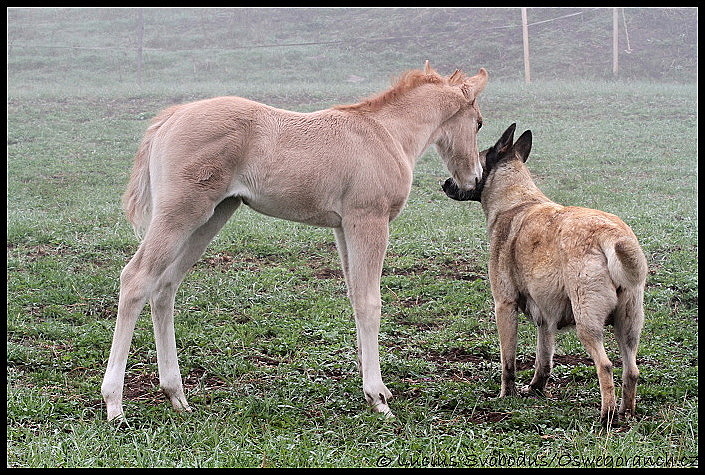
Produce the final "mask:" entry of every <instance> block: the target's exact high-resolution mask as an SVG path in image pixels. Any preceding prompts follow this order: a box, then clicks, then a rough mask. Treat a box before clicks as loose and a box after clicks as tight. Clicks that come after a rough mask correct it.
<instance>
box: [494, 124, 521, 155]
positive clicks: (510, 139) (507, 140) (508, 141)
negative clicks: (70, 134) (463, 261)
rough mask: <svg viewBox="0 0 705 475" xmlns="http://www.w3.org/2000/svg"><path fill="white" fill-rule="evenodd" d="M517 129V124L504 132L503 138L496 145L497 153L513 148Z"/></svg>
mask: <svg viewBox="0 0 705 475" xmlns="http://www.w3.org/2000/svg"><path fill="white" fill-rule="evenodd" d="M516 128H517V124H516V122H515V123H513V124H512V125H510V126H509V127H507V130H505V131H504V133H503V134H502V136H501V137H500V138H499V140H497V143H496V144H495V148H496V149H497V151H500V150H503V149H504V150H507V149H508V147H511V146H512V144H513V143H514V131H515V130H516Z"/></svg>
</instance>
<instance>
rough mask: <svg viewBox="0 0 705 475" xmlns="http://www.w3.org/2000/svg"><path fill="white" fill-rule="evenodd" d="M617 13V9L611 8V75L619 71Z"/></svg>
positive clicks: (615, 74)
mask: <svg viewBox="0 0 705 475" xmlns="http://www.w3.org/2000/svg"><path fill="white" fill-rule="evenodd" d="M618 20H619V14H618V13H617V9H616V8H613V9H612V75H613V76H617V73H618V72H619V23H618Z"/></svg>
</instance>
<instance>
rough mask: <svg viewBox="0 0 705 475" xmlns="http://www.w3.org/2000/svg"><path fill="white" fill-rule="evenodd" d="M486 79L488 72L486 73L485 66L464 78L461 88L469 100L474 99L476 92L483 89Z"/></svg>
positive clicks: (478, 92)
mask: <svg viewBox="0 0 705 475" xmlns="http://www.w3.org/2000/svg"><path fill="white" fill-rule="evenodd" d="M488 79H489V74H487V70H486V69H485V68H480V72H479V73H477V74H476V75H474V76H471V77H469V78H465V79H464V81H463V86H462V88H461V89H462V91H463V94H464V95H465V97H466V98H467V99H468V101H469V102H472V101H474V100H475V98H476V97H477V96H478V94H480V93H481V92H482V91H483V90H484V89H485V86H487V80H488Z"/></svg>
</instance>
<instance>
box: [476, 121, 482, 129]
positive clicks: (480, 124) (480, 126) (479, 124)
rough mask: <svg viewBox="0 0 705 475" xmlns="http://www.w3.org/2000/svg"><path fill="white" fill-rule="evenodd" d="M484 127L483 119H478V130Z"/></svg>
mask: <svg viewBox="0 0 705 475" xmlns="http://www.w3.org/2000/svg"><path fill="white" fill-rule="evenodd" d="M481 128H482V121H481V120H478V121H477V130H480V129H481Z"/></svg>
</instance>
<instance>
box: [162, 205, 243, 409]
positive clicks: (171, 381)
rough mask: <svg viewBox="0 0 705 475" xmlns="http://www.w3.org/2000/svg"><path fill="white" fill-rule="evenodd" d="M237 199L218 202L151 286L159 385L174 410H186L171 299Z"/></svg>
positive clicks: (222, 223)
mask: <svg viewBox="0 0 705 475" xmlns="http://www.w3.org/2000/svg"><path fill="white" fill-rule="evenodd" d="M240 203H241V201H240V199H236V198H230V199H227V200H225V201H223V202H221V203H220V204H219V205H218V206H217V207H216V208H215V210H214V212H213V216H211V218H210V219H209V220H208V221H207V222H206V223H205V224H203V225H202V226H201V227H199V228H198V229H196V230H195V231H194V232H193V233H192V234H191V236H189V238H188V240H187V241H186V242H185V243H184V245H183V246H182V247H181V252H180V254H179V256H178V257H177V258H176V259H175V260H174V262H173V263H172V264H171V265H170V266H169V267H168V268H167V269H166V270H165V271H164V273H162V275H161V277H160V278H159V281H158V283H157V285H156V287H155V290H154V292H153V293H152V297H151V299H150V304H151V308H152V322H153V325H154V339H155V342H156V346H157V364H158V366H159V386H160V387H161V388H162V391H164V394H166V396H167V397H168V398H169V400H170V401H171V404H172V406H173V407H174V409H176V410H177V411H179V412H181V411H190V410H191V408H190V407H189V405H188V403H187V402H186V395H185V394H184V389H183V383H182V380H181V372H180V370H179V361H178V357H177V352H176V336H175V333H174V297H175V295H176V290H177V289H178V288H179V285H181V282H182V280H183V279H184V276H185V275H186V273H187V272H188V270H189V269H190V268H191V267H192V266H193V265H194V264H195V263H196V261H197V260H198V259H199V258H200V257H201V255H202V254H203V252H204V251H205V249H206V247H207V246H208V244H209V243H210V242H211V240H212V239H213V237H215V235H216V234H217V233H218V231H220V229H221V228H222V227H223V225H225V223H226V222H227V221H228V219H229V218H230V216H232V214H233V212H234V211H235V210H236V209H237V207H238V206H239V205H240Z"/></svg>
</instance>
